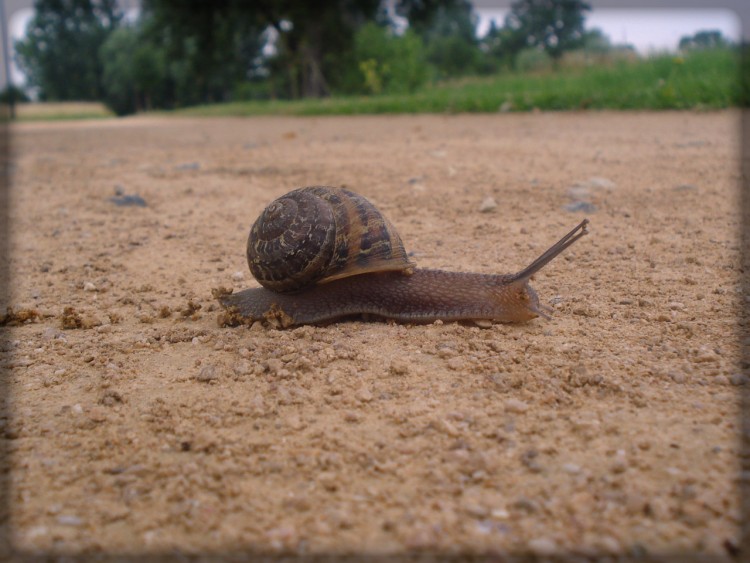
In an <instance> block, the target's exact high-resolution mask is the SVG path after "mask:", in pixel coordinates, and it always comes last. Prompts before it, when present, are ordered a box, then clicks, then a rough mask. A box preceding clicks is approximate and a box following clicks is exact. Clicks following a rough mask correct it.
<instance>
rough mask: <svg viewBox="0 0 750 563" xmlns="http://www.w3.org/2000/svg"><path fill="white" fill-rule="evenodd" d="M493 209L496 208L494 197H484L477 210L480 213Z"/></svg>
mask: <svg viewBox="0 0 750 563" xmlns="http://www.w3.org/2000/svg"><path fill="white" fill-rule="evenodd" d="M495 209H497V202H496V201H495V198H494V197H487V198H485V199H484V200H483V201H482V203H481V204H480V205H479V211H480V212H482V213H490V212H491V211H494V210H495Z"/></svg>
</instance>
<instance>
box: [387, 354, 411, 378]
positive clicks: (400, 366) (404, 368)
mask: <svg viewBox="0 0 750 563" xmlns="http://www.w3.org/2000/svg"><path fill="white" fill-rule="evenodd" d="M390 372H391V373H392V374H393V375H407V374H408V373H409V364H408V363H407V362H406V361H405V360H402V359H400V358H396V359H395V360H393V361H392V362H391V367H390Z"/></svg>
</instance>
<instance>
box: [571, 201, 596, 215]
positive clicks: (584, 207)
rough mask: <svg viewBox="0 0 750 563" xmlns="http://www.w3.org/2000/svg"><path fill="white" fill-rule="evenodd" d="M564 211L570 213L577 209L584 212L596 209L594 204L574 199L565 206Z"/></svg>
mask: <svg viewBox="0 0 750 563" xmlns="http://www.w3.org/2000/svg"><path fill="white" fill-rule="evenodd" d="M565 211H569V212H570V213H577V212H579V211H583V212H584V213H594V212H595V211H596V206H595V205H594V204H593V203H589V202H588V201H574V202H573V203H569V204H568V205H566V206H565Z"/></svg>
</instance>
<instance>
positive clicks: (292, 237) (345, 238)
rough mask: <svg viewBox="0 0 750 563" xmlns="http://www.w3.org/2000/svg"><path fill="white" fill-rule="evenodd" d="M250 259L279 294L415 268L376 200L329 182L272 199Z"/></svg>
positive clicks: (251, 240)
mask: <svg viewBox="0 0 750 563" xmlns="http://www.w3.org/2000/svg"><path fill="white" fill-rule="evenodd" d="M247 262H248V265H249V266H250V272H252V274H253V276H254V277H255V279H257V280H258V282H259V283H260V284H261V285H262V286H264V287H266V288H268V289H270V290H272V291H276V292H279V293H291V292H295V291H299V290H301V289H303V288H306V287H310V286H313V285H315V284H318V283H325V282H330V281H333V280H337V279H340V278H345V277H349V276H356V275H360V274H366V273H372V272H389V271H398V272H403V273H406V274H410V273H412V272H413V271H414V268H415V264H414V263H413V262H410V261H409V259H408V257H407V255H406V250H404V244H403V242H401V237H399V235H398V233H397V232H396V229H395V228H394V227H393V225H391V223H390V222H389V221H388V220H387V219H386V218H385V217H384V216H383V214H382V213H380V211H379V210H378V209H377V208H376V207H375V206H374V205H373V204H372V203H370V202H369V201H368V200H367V199H365V198H364V197H362V196H361V195H359V194H356V193H354V192H351V191H349V190H346V189H343V188H332V187H326V186H312V187H308V188H300V189H298V190H294V191H292V192H289V193H288V194H286V195H284V196H282V197H280V198H279V199H277V200H275V201H273V202H271V203H270V204H269V205H268V207H266V208H265V209H264V210H263V212H262V213H261V214H260V217H258V219H257V220H256V221H255V223H254V224H253V226H252V228H251V229H250V236H249V237H248V240H247Z"/></svg>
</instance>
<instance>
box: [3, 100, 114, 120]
mask: <svg viewBox="0 0 750 563" xmlns="http://www.w3.org/2000/svg"><path fill="white" fill-rule="evenodd" d="M3 110H4V111H5V112H7V108H3ZM113 116H114V114H113V113H112V112H111V111H110V110H108V109H107V108H106V106H105V105H104V104H101V103H99V102H39V103H23V104H17V105H16V119H17V120H18V121H56V120H65V119H100V118H103V117H113Z"/></svg>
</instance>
